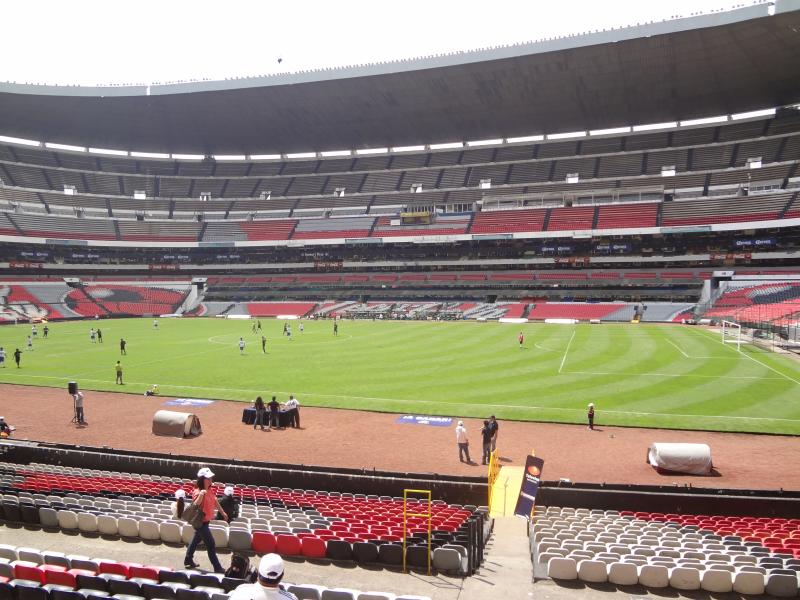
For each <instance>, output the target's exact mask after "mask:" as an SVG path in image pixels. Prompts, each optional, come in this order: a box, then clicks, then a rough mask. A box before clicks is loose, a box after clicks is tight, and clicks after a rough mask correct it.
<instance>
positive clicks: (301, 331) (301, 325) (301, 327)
mask: <svg viewBox="0 0 800 600" xmlns="http://www.w3.org/2000/svg"><path fill="white" fill-rule="evenodd" d="M303 331H305V327H303V323H302V322H301V323H300V333H303Z"/></svg>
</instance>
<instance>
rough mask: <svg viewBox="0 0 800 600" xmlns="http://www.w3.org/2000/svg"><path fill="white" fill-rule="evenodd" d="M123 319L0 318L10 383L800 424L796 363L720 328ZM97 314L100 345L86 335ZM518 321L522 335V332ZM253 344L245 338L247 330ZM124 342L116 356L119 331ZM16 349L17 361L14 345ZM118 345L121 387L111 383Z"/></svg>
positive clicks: (764, 428) (667, 422) (725, 423)
mask: <svg viewBox="0 0 800 600" xmlns="http://www.w3.org/2000/svg"><path fill="white" fill-rule="evenodd" d="M261 323H262V326H263V328H264V329H263V332H264V334H265V335H266V337H267V340H268V341H267V353H266V354H263V353H262V352H261V343H260V339H261V336H260V334H253V333H252V332H251V327H252V324H253V321H248V320H233V319H160V320H159V328H158V330H154V328H153V323H152V320H151V319H117V320H108V321H106V320H103V321H99V322H98V321H82V322H71V323H69V322H67V323H58V322H54V323H50V337H49V339H46V340H45V339H42V333H41V329H42V326H41V325H40V326H39V337H38V339H36V341H35V342H34V350H33V351H32V352H28V351H25V337H26V335H27V334H28V333H29V332H30V326H29V325H16V326H5V327H2V328H0V345H2V346H3V347H4V348H5V349H6V353H7V359H6V367H5V368H4V369H0V381H3V382H7V383H20V384H28V385H42V386H55V387H59V388H66V383H67V381H70V380H76V381H78V382H79V384H80V385H81V387H82V388H84V389H95V390H111V391H125V392H137V393H142V392H144V390H145V389H146V388H147V387H149V386H150V385H152V384H154V383H157V384H159V386H160V389H161V393H162V395H170V396H176V397H183V398H218V399H230V400H241V401H247V402H252V400H253V399H254V398H255V396H256V395H262V396H271V395H272V394H277V395H278V397H279V399H280V400H281V401H283V400H285V399H286V398H287V397H288V394H290V393H293V394H295V395H296V396H297V397H298V398H299V399H300V402H301V403H302V405H304V406H328V407H339V408H353V409H364V410H376V411H389V412H397V413H419V414H438V415H458V416H469V417H482V418H484V417H486V416H488V415H489V414H490V413H494V414H496V415H497V417H498V418H502V419H517V420H534V421H560V422H577V423H582V422H584V420H585V413H586V405H587V403H588V402H594V403H595V405H596V406H597V422H598V424H601V425H602V424H608V425H611V424H615V425H636V426H646V427H665V428H679V429H708V430H721V431H750V432H770V433H787V434H800V393H798V392H800V364H798V363H797V362H794V361H792V360H791V359H789V358H786V357H782V356H778V355H775V354H772V353H769V352H765V351H762V350H759V349H757V348H754V347H752V346H745V345H743V346H742V352H738V351H737V350H736V347H735V346H731V345H729V344H722V343H721V342H720V339H719V335H718V334H714V333H713V332H710V331H706V330H703V329H701V328H696V327H688V326H678V325H675V326H670V325H666V326H665V325H644V324H641V325H631V324H621V325H612V324H602V325H588V324H587V325H577V326H572V325H545V324H536V323H529V324H525V325H521V326H520V325H507V324H501V323H495V322H487V323H474V322H460V323H432V322H372V321H344V322H341V324H340V326H339V335H338V337H334V336H333V324H332V323H331V322H330V321H304V322H303V323H304V327H305V331H304V332H303V333H300V331H299V326H298V323H297V322H293V323H292V330H293V336H292V340H291V341H290V340H288V339H287V338H286V337H284V336H282V335H281V331H282V327H283V321H276V320H267V319H262V321H261ZM93 326H99V327H100V328H101V329H102V331H103V338H104V343H103V344H92V343H91V342H90V340H89V329H90V328H91V327H93ZM520 330H521V331H523V332H524V334H525V343H524V346H523V347H522V348H520V347H519V344H518V342H517V335H518V334H519V332H520ZM240 336H242V337H244V339H245V341H246V343H247V347H246V350H245V353H244V355H240V353H239V348H238V345H237V343H238V340H239V337H240ZM121 337H124V338H125V339H126V340H127V342H128V355H127V356H122V357H121V356H120V352H119V339H120V338H121ZM17 347H19V348H20V349H22V350H23V351H24V352H23V356H22V368H21V369H17V368H16V366H15V365H14V360H13V351H14V349H15V348H17ZM118 359H121V361H122V365H123V368H124V379H125V385H124V386H120V385H115V383H114V377H115V370H114V365H115V363H116V361H117V360H118Z"/></svg>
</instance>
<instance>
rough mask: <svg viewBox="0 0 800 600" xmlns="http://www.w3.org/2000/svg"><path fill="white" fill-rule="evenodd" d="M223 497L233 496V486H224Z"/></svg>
mask: <svg viewBox="0 0 800 600" xmlns="http://www.w3.org/2000/svg"><path fill="white" fill-rule="evenodd" d="M225 495H226V496H233V486H232V485H228V486H225Z"/></svg>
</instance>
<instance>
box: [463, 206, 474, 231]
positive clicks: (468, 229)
mask: <svg viewBox="0 0 800 600" xmlns="http://www.w3.org/2000/svg"><path fill="white" fill-rule="evenodd" d="M474 222H475V212H474V211H473V212H471V213H469V221H468V222H467V226H466V227H465V228H464V233H469V232H471V231H472V224H473V223H474Z"/></svg>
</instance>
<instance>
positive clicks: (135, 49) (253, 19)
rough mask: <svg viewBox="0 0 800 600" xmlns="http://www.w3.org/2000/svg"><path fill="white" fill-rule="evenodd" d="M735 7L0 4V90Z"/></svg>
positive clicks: (407, 47) (309, 0)
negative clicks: (1, 85) (10, 84)
mask: <svg viewBox="0 0 800 600" xmlns="http://www.w3.org/2000/svg"><path fill="white" fill-rule="evenodd" d="M749 4H750V2H749V1H748V5H749ZM739 5H740V6H741V4H739ZM733 6H734V4H733V3H731V2H727V1H725V0H663V1H660V2H658V1H655V0H554V1H551V2H544V1H542V0H527V1H525V0H481V1H475V0H394V1H393V2H386V1H383V0H338V1H337V0H305V1H292V0H288V1H283V2H278V1H277V0H250V1H246V0H216V1H214V2H210V1H208V0H190V1H185V0H157V1H156V0H135V1H127V2H122V1H117V0H72V1H65V0H24V1H21V2H11V1H10V2H6V3H4V6H3V47H4V52H3V60H2V61H0V81H14V82H18V83H48V84H59V85H97V84H104V85H105V84H122V83H132V84H150V83H165V82H172V81H180V80H190V79H195V80H196V79H226V78H233V77H246V76H257V75H268V74H274V73H286V72H296V71H304V70H311V69H320V68H331V67H339V66H347V65H354V64H367V63H374V62H381V61H388V60H397V59H403V58H414V57H418V56H424V55H430V54H440V53H446V52H454V51H460V50H461V51H466V50H471V49H477V48H482V47H491V46H499V45H507V44H515V43H523V42H527V41H532V40H537V39H542V38H547V37H556V36H562V35H568V34H577V33H583V32H587V31H594V30H602V29H611V28H615V27H621V26H625V25H636V24H638V23H646V22H650V21H661V20H664V19H670V18H673V17H675V16H685V17H686V16H690V15H692V14H695V13H699V12H702V13H708V12H712V11H716V10H719V9H729V8H731V7H733Z"/></svg>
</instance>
